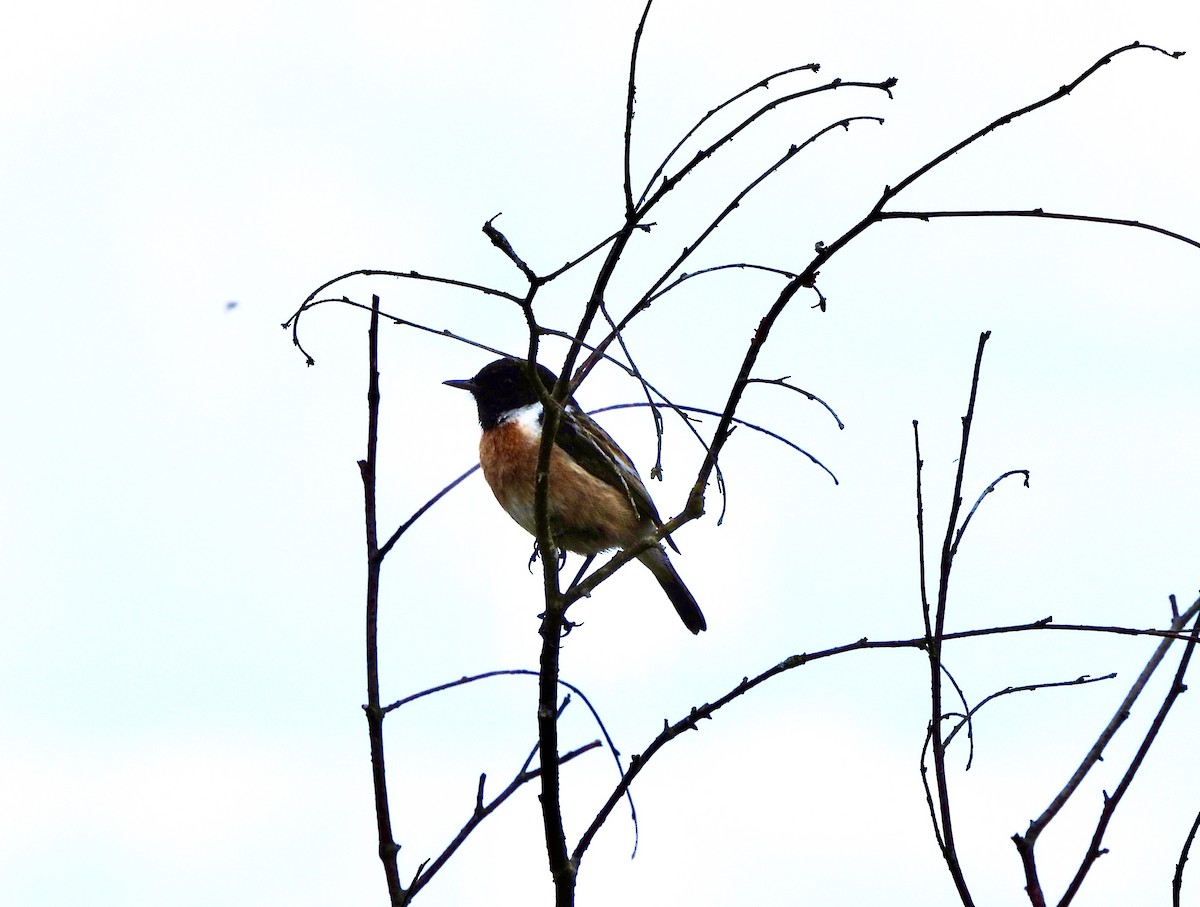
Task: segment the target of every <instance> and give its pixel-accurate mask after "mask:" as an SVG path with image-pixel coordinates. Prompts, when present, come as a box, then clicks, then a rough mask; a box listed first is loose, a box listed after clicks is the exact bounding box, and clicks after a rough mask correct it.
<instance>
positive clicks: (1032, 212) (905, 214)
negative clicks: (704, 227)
mask: <svg viewBox="0 0 1200 907" xmlns="http://www.w3.org/2000/svg"><path fill="white" fill-rule="evenodd" d="M938 217H1038V218H1042V219H1044V220H1074V221H1082V222H1083V223H1089V224H1112V225H1114V226H1118V227H1133V228H1135V229H1138V230H1149V231H1150V232H1152V233H1157V234H1159V235H1160V236H1167V237H1169V238H1171V239H1177V240H1179V241H1180V242H1183V243H1187V244H1188V245H1189V246H1195V247H1196V248H1200V240H1195V239H1192V238H1191V237H1190V236H1184V235H1183V234H1182V233H1176V232H1175V231H1174V230H1168V229H1166V228H1165V227H1158V226H1155V225H1154V224H1147V223H1144V222H1142V221H1140V220H1128V219H1126V218H1121V217H1100V216H1097V215H1093V214H1067V213H1063V212H1057V211H1044V210H1042V209H1041V208H1029V209H1027V210H1019V211H885V212H883V213H882V214H881V215H880V216H879V219H880V220H902V219H909V220H923V221H930V220H933V219H934V218H938Z"/></svg>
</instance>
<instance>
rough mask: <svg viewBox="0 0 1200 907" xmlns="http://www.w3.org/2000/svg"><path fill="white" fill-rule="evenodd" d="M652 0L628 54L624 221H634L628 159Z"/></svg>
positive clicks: (648, 0) (630, 171) (643, 11)
mask: <svg viewBox="0 0 1200 907" xmlns="http://www.w3.org/2000/svg"><path fill="white" fill-rule="evenodd" d="M653 2H654V0H646V6H645V7H644V8H643V9H642V18H641V19H639V20H638V24H637V28H636V29H635V30H634V32H633V47H632V49H631V50H630V52H629V82H628V85H627V87H626V95H625V220H626V221H633V220H634V207H633V169H632V164H631V163H630V157H631V154H632V148H633V101H634V97H635V95H636V94H637V62H638V49H639V48H640V47H641V45H642V33H643V32H644V31H645V30H646V17H647V16H649V15H650V5H651V4H652V3H653Z"/></svg>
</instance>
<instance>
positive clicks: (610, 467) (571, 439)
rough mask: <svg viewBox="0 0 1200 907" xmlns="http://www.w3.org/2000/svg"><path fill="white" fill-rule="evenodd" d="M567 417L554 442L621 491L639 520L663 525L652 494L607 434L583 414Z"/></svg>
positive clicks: (569, 413) (631, 463)
mask: <svg viewBox="0 0 1200 907" xmlns="http://www.w3.org/2000/svg"><path fill="white" fill-rule="evenodd" d="M566 415H567V418H565V419H562V420H561V422H560V423H559V428H558V437H557V438H555V442H556V443H557V444H558V446H559V447H561V448H562V449H563V452H564V453H567V454H570V455H571V458H572V459H574V460H575V462H576V463H578V464H579V465H580V466H582V467H583V468H584V469H586V470H587V471H588V472H589V473H591V474H592V475H594V476H595V477H596V478H597V479H599V480H600V481H601V482H604V483H605V484H606V485H611V486H612V487H613V488H616V489H617V490H619V491H620V492H621V493H622V494H624V495H625V496H626V497H627V498H629V503H630V504H631V505H632V506H633V509H634V511H635V512H636V513H637V514H638V516H639V517H641V518H643V519H649V520H651V521H652V522H653V523H654V525H655V526H659V525H661V524H662V519H661V518H660V517H659V515H658V510H657V509H656V508H655V506H654V502H653V501H652V500H650V493H649V492H648V491H646V486H645V484H643V482H642V477H641V476H639V475H638V471H637V469H636V468H635V467H634V465H633V462H632V461H631V460H630V459H629V457H628V456H626V454H625V451H623V450H621V448H620V447H618V446H617V442H616V441H614V440H613V439H612V438H610V437H609V436H608V433H607V432H606V431H605V430H604V429H603V428H601V427H600V426H599V425H597V424H596V423H595V422H594V421H592V420H591V419H590V418H588V417H587V416H584V415H583V414H582V413H579V412H575V413H572V412H571V408H570V407H568V409H567V413H566Z"/></svg>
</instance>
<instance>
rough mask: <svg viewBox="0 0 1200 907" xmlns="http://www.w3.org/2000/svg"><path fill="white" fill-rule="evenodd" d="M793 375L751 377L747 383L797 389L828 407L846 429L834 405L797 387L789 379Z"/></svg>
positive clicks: (797, 391) (834, 418)
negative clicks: (834, 409)
mask: <svg viewBox="0 0 1200 907" xmlns="http://www.w3.org/2000/svg"><path fill="white" fill-rule="evenodd" d="M791 377H792V376H791V375H784V376H783V377H782V378H750V379H749V380H748V381H747V383H748V384H769V385H771V386H772V387H782V388H786V389H787V390H790V391H795V392H796V393H797V394H800V395H801V396H802V397H807V398H808V399H809V400H811V401H813V402H814V403H820V404H821V405H822V406H823V407H825V409H827V410H828V411H829V415H831V416H833V420H834V421H835V422H837V427H838V429H839V430H844V429H845V428H846V426H845V425H844V424H843V423H842V420H841V419H840V418H839V417H838V414H837V413H835V412H834V411H833V407H832V406H830V405H829V404H828V403H826V402H825V401H824V400H822V399H821V398H820V397H818V396H817V395H816V394H814V393H810V392H809V391H806V390H805V389H804V388H802V387H796V385H794V384H789V383H788V379H789V378H791Z"/></svg>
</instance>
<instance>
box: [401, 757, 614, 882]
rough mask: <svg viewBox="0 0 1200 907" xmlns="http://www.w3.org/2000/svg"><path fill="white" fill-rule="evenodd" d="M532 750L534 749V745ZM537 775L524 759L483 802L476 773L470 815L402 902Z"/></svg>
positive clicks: (563, 761) (566, 759) (561, 762)
mask: <svg viewBox="0 0 1200 907" xmlns="http://www.w3.org/2000/svg"><path fill="white" fill-rule="evenodd" d="M598 746H600V741H599V740H593V741H592V742H591V743H585V744H584V745H583V746H580V747H576V748H575V749H573V750H571V751H569V752H566V753H563V754H562V755H561V756H560V757H559V759H558V764H559V766H560V767H561V766H564V765H566V764H567V763H568V762H570V761H571V760H573V759H575V758H576V757H578V756H582V755H583V754H584V753H586V752H588V751H590V750H594V749H595V748H596V747H598ZM534 752H536V748H535V750H534ZM532 756H533V753H531V754H530V758H532ZM540 776H541V769H537V768H534V769H530V768H529V762H528V760H527V761H526V764H525V765H524V766H522V768H521V771H519V772H518V773H517V775H516V776H515V777H514V778H513V779H512V780H511V781H510V782H509V783H508V785H507V786H506V787H505V788H504V790H502V791H501V792H500V793H499V794H497V795H496V797H495V798H494V799H493V800H492V801H491V802H490V803H487V804H485V803H484V802H483V784H484V780H485V777H486V776H484V775H480V776H479V790H478V792H477V793H476V799H475V809H474V811H473V812H472V813H471V817H470V818H469V819H467V821H466V823H465V824H464V825H463V827H462V828H461V829H460V830H459V832H458V834H456V835H455V836H454V839H453V840H452V841H451V842H450V843H449V844H447V845H446V847H445V848H444V849H443V850H442V852H441V853H440V854H438V856H437V857H436V858H434V859H433V860H432V861H431V862H429V863H428V867H429V868H428V869H425V868H424V864H423V865H422V870H423V871H420V872H418V874H417V877H416V878H415V879H413V882H412V884H411V885H410V886H409V888H408V891H406V892H405V895H406V897H405V902H404V903H406V904H407V903H409V902H411V901H412V899H413V897H414V896H415V895H416V894H417V892H419V891H420V890H421V889H422V888H424V887H425V886H426V885H428V884H429V882H430V881H432V879H433V877H434V876H435V875H436V874H437V872H438V870H440V869H441V868H442V867H443V866H444V865H445V864H446V862H447V861H448V860H449V859H450V858H451V857H452V856H454V853H455V851H457V850H458V849H459V848H460V847H461V846H462V845H463V844H465V843H466V840H467V838H469V837H470V836H471V833H472V832H473V831H475V829H477V828H478V827H479V826H480V825H481V824H482V823H483V821H484V820H485V819H486V818H487V817H488V816H490V815H491V814H492V813H494V812H495V811H496V810H497V809H499V808H500V807H501V806H502V805H504V802H505V801H506V800H508V799H509V798H510V797H511V796H512V795H513V794H515V793H516V792H517V791H518V790H520V789H521V788H522V787H523V786H524V785H525V784H527V783H528V782H530V781H533V780H534V779H535V778H538V777H540Z"/></svg>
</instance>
